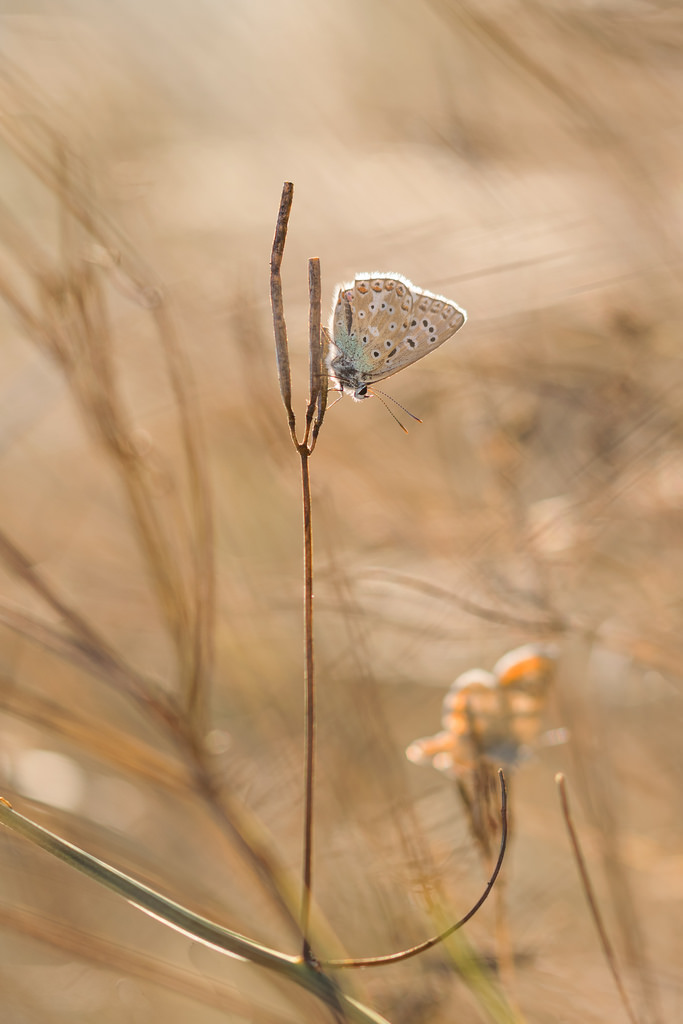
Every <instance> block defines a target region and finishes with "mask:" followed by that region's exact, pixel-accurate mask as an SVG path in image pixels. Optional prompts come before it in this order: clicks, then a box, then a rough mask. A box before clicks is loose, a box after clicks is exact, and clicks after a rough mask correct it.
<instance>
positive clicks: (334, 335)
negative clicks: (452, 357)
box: [327, 274, 466, 399]
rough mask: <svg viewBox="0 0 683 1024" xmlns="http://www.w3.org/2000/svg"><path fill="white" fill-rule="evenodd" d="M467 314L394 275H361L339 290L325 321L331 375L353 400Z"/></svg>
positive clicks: (434, 344)
mask: <svg viewBox="0 0 683 1024" xmlns="http://www.w3.org/2000/svg"><path fill="white" fill-rule="evenodd" d="M465 320H466V313H465V311H464V310H463V309H461V308H460V307H459V306H457V305H456V304H455V303H454V302H451V301H450V300H449V299H445V298H444V297H443V296H441V295H433V294H432V293H431V292H427V291H423V290H422V289H420V288H416V287H415V285H413V284H411V283H410V281H408V280H407V279H406V278H404V277H401V276H400V275H399V274H360V275H358V277H356V279H355V280H354V281H353V282H352V283H349V284H343V285H341V286H340V288H339V290H338V292H337V298H336V302H335V306H334V310H333V313H332V319H331V322H330V335H331V340H332V345H331V347H330V351H329V353H328V358H327V367H328V372H329V374H330V377H332V378H333V379H334V380H335V381H336V382H337V383H338V385H339V389H340V390H343V391H346V392H347V393H348V394H351V395H352V396H353V397H354V398H356V399H362V398H368V397H369V395H368V388H369V387H370V386H371V385H372V384H374V383H376V382H377V381H380V380H383V379H384V378H385V377H390V376H391V374H392V373H397V372H398V371H399V370H402V369H403V368H404V367H405V366H409V365H410V364H411V363H414V362H417V360H418V359H422V357H423V356H426V355H428V353H429V352H432V351H434V349H437V348H439V346H440V345H443V343H444V342H445V341H448V339H449V338H450V337H452V335H454V334H455V332H456V331H457V330H458V329H459V328H460V327H462V325H463V324H464V323H465Z"/></svg>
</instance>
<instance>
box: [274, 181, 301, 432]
mask: <svg viewBox="0 0 683 1024" xmlns="http://www.w3.org/2000/svg"><path fill="white" fill-rule="evenodd" d="M293 198H294V185H293V184H292V183H291V181H286V182H285V183H284V185H283V186H282V197H281V199H280V209H279V212H278V215H277V223H276V225H275V238H274V239H273V251H272V254H271V257H270V300H271V304H272V307H273V329H274V332H275V352H276V355H277V375H278V380H279V381H280V394H281V395H282V402H283V404H284V407H285V411H286V413H287V422H288V425H289V433H290V435H291V437H292V441H293V442H294V444H295V445H297V443H298V442H297V439H296V419H295V416H294V410H293V409H292V374H291V370H290V368H289V346H288V344H287V325H286V323H285V309H284V302H283V298H282V277H281V275H280V268H281V266H282V256H283V253H284V249H285V239H286V238H287V224H288V222H289V214H290V212H291V209H292V200H293Z"/></svg>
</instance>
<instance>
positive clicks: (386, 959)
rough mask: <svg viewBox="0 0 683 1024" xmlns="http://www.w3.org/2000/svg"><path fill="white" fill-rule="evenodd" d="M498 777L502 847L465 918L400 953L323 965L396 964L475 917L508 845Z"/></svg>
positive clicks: (502, 785)
mask: <svg viewBox="0 0 683 1024" xmlns="http://www.w3.org/2000/svg"><path fill="white" fill-rule="evenodd" d="M498 778H499V780H500V822H501V830H500V833H501V834H500V849H499V851H498V859H497V861H496V865H495V867H494V869H493V872H492V874H491V877H490V878H489V880H488V882H487V883H486V888H485V889H484V892H483V893H482V894H481V896H480V897H479V899H478V900H477V902H476V903H475V904H474V906H473V907H472V908H471V909H470V910H468V912H467V913H466V914H465V916H464V917H463V918H461V919H460V920H459V921H456V923H455V924H452V925H451V926H450V927H449V928H446V930H445V931H443V932H441V933H440V934H439V935H434V936H433V937H432V938H431V939H426V940H425V941H424V942H420V943H418V945H417V946H411V948H410V949H404V950H401V952H399V953H388V954H387V955H386V956H371V957H364V958H361V959H357V960H326V961H324V962H321V964H320V966H321V967H334V968H342V967H379V966H381V965H382V964H396V963H399V962H400V961H401V960H409V959H410V958H411V957H413V956H417V955H418V954H419V953H424V952H425V950H427V949H431V948H432V947H433V946H436V945H438V944H439V943H440V942H444V941H445V940H446V939H447V938H449V937H450V936H451V935H452V934H453V933H454V932H457V931H458V929H460V928H462V926H463V925H465V924H467V922H468V921H470V920H471V919H472V918H473V917H474V915H475V914H476V913H477V911H478V910H479V908H480V907H481V906H482V905H483V904H484V903H485V902H486V900H487V899H488V896H489V893H490V892H491V890H492V889H493V886H494V885H495V882H496V879H497V878H498V875H499V874H500V869H501V868H502V866H503V859H504V858H505V849H506V846H507V835H508V819H507V786H506V784H505V776H504V775H503V772H502V771H500V770H499V772H498Z"/></svg>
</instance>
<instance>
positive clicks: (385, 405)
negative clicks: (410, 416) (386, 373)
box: [372, 388, 408, 434]
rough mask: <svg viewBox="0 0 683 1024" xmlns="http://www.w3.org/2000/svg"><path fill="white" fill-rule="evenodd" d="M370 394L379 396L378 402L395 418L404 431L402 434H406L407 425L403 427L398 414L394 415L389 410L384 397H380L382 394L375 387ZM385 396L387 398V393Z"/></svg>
mask: <svg viewBox="0 0 683 1024" xmlns="http://www.w3.org/2000/svg"><path fill="white" fill-rule="evenodd" d="M372 394H373V395H374V396H375V398H379V400H380V402H381V403H382V405H383V406H384V408H385V409H386V410H387V412H388V413H389V415H390V416H391V418H392V420H396V422H397V423H398V425H399V427H400V428H401V430H402V431H403V433H404V434H407V433H408V429H407V427H404V426H403V424H402V423H401V421H400V419H399V418H398V416H396V415H395V414H394V413H393V412H392V411H391V409H390V408H389V406H388V405H387V403H386V402H385V401H384V399H383V398H382V395H381V394H380V393H379V392H377V391H375V389H374V388H373V389H372ZM386 397H387V398H388V397H389V396H388V395H387V396H386ZM396 404H397V405H398V404H399V403H398V402H397V403H396ZM401 408H403V406H401ZM405 411H406V412H408V410H407V409H406V410H405Z"/></svg>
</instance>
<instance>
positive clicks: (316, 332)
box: [304, 257, 327, 452]
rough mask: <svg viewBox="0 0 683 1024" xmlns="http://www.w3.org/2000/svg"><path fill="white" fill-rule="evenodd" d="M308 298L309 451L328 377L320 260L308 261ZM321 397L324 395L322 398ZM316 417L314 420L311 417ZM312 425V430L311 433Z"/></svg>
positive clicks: (319, 418) (317, 424)
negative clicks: (324, 342) (324, 357)
mask: <svg viewBox="0 0 683 1024" xmlns="http://www.w3.org/2000/svg"><path fill="white" fill-rule="evenodd" d="M308 300H309V309H310V314H309V354H310V355H309V363H310V366H309V370H310V385H309V399H308V408H307V409H306V434H305V437H304V444H305V445H307V447H308V449H309V451H311V452H312V451H313V449H314V448H315V442H316V438H317V436H318V431H319V429H320V425H321V424H322V418H323V416H324V415H325V407H326V405H327V401H326V399H327V380H326V379H325V377H324V375H323V345H322V330H321V308H320V307H321V283H320V260H319V259H317V257H316V258H314V259H310V260H309V261H308ZM323 396H324V397H323ZM314 416H315V420H314ZM311 427H313V433H312V434H311Z"/></svg>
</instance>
